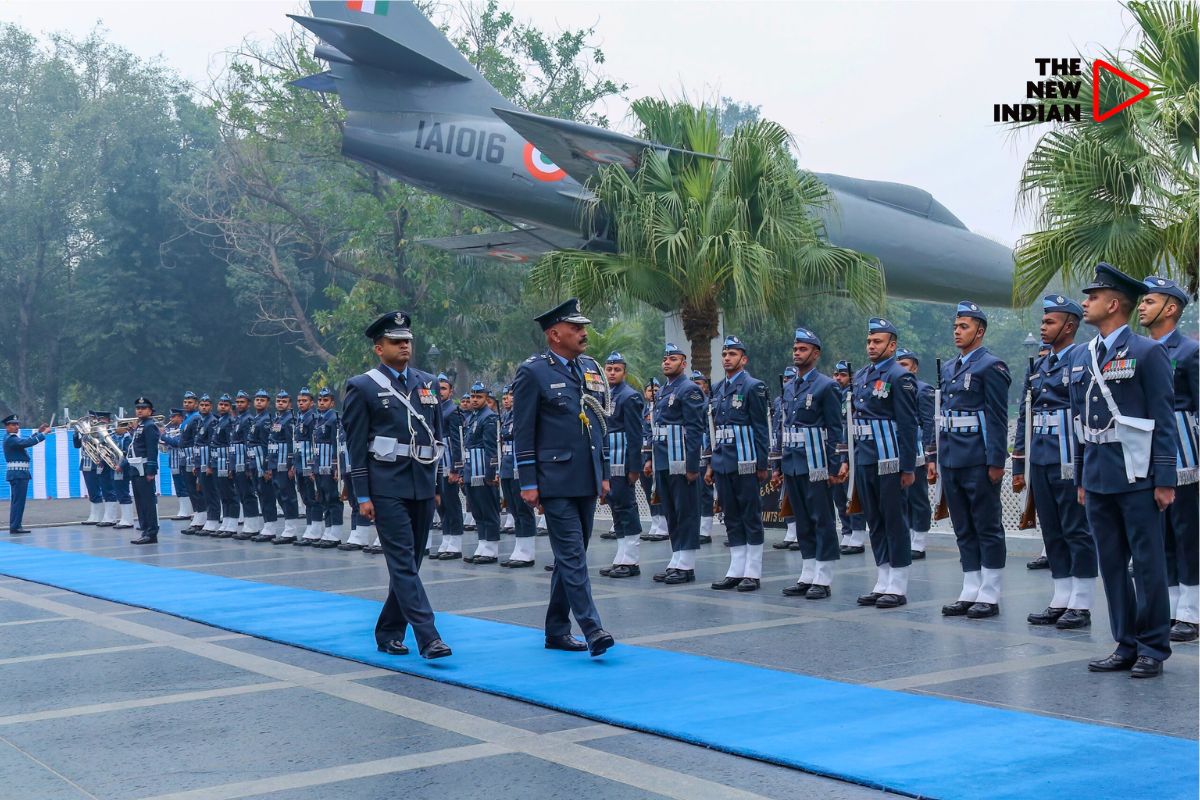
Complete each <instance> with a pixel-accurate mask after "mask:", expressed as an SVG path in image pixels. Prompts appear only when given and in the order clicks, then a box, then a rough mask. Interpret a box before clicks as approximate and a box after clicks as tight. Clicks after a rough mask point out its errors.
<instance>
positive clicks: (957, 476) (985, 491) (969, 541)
mask: <svg viewBox="0 0 1200 800" xmlns="http://www.w3.org/2000/svg"><path fill="white" fill-rule="evenodd" d="M941 473H942V492H943V493H944V494H945V496H946V508H948V509H949V511H950V521H951V522H952V523H954V538H955V540H956V541H957V543H958V560H959V562H960V563H961V564H962V570H963V572H977V571H978V570H979V569H980V568H981V567H982V568H983V569H1004V563H1005V558H1006V556H1007V552H1006V549H1005V546H1004V522H1003V520H1002V518H1001V506H1000V484H999V482H997V483H992V481H991V479H990V478H988V468H987V465H986V464H978V465H976V466H973V467H942V468H941Z"/></svg>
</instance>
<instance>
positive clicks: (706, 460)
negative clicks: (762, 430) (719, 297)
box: [688, 369, 729, 547]
mask: <svg viewBox="0 0 1200 800" xmlns="http://www.w3.org/2000/svg"><path fill="white" fill-rule="evenodd" d="M688 378H689V379H690V380H691V381H692V383H694V384H696V385H697V386H699V387H700V391H701V392H704V413H705V414H706V415H707V414H708V410H709V408H710V407H711V406H712V386H711V385H710V383H709V380H708V378H707V377H705V375H704V373H703V372H701V371H700V370H698V369H694V370H692V371H691V372H690V373H688ZM712 448H713V443H712V442H710V441H709V440H708V428H707V427H705V429H704V441H703V442H701V444H700V471H701V472H706V471H707V470H708V468H709V467H710V466H712ZM718 502H719V501H718V500H717V487H716V484H715V483H709V482H708V481H704V482H702V483H701V484H700V544H712V527H713V519H714V518H715V517H716V509H715V508H714V506H716V504H717V503H718ZM725 546H726V547H728V546H729V540H728V539H726V540H725Z"/></svg>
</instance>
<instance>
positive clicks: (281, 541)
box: [271, 536, 296, 544]
mask: <svg viewBox="0 0 1200 800" xmlns="http://www.w3.org/2000/svg"><path fill="white" fill-rule="evenodd" d="M295 543H296V539H295V537H293V536H288V537H286V538H284V539H281V538H279V537H278V536H276V537H275V541H273V542H271V544H295Z"/></svg>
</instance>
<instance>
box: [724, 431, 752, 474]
mask: <svg viewBox="0 0 1200 800" xmlns="http://www.w3.org/2000/svg"><path fill="white" fill-rule="evenodd" d="M713 444H714V447H721V446H722V445H724V446H729V445H733V446H734V447H735V448H736V449H737V465H738V474H739V475H749V474H751V473H753V472H754V471H755V470H756V469H757V464H758V459H757V450H756V448H755V447H754V429H753V428H751V427H750V426H749V425H718V426H717V429H716V441H715V442H714V443H713Z"/></svg>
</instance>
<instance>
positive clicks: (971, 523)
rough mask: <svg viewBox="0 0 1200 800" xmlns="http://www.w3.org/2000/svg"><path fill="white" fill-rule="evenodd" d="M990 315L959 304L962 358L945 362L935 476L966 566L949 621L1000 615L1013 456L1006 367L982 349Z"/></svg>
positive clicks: (947, 609)
mask: <svg viewBox="0 0 1200 800" xmlns="http://www.w3.org/2000/svg"><path fill="white" fill-rule="evenodd" d="M986 333H987V315H986V314H984V313H983V310H982V309H980V308H979V306H978V305H977V304H975V303H973V302H971V301H970V300H963V301H962V302H960V303H959V304H958V309H957V310H956V311H955V317H954V346H955V347H956V348H958V351H959V354H960V355H959V357H958V358H955V359H953V360H952V361H950V363H948V364H943V365H942V374H941V376H940V377H939V381H940V385H941V387H942V418H941V420H939V423H940V425H941V436H940V437H939V443H938V448H937V454H936V455H937V461H936V463H930V464H929V465H928V469H929V476H930V478H931V479H933V478H935V477H936V476H937V474H938V472H939V471H940V472H941V478H942V491H943V493H944V494H945V497H946V507H947V508H948V509H949V510H950V521H951V522H953V523H954V538H955V539H956V540H957V542H958V556H959V561H960V563H961V564H962V570H963V585H962V591H961V592H960V593H959V595H958V599H957V600H955V601H954V602H953V603H949V604H947V605H944V606H942V614H943V615H945V616H947V617H960V616H964V615H965V616H967V617H970V618H971V619H983V618H986V617H994V616H996V615H997V614H999V613H1000V593H1001V590H1002V588H1003V587H1002V579H1003V576H1004V564H1005V560H1006V555H1007V551H1006V549H1005V544H1004V521H1003V519H1002V507H1001V505H1000V481H1001V480H1002V479H1003V478H1004V462H1005V461H1006V460H1007V458H1008V387H1009V385H1010V384H1011V383H1012V375H1010V374H1009V371H1008V365H1007V364H1005V363H1004V362H1003V361H1001V360H1000V359H999V358H997V357H996V356H995V355H993V354H992V353H991V352H989V351H988V349H987V348H986V347H984V346H983V337H984V335H985V334H986Z"/></svg>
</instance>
